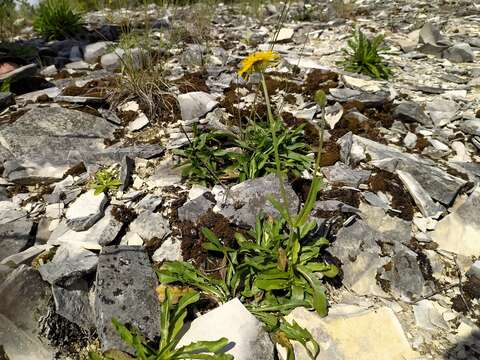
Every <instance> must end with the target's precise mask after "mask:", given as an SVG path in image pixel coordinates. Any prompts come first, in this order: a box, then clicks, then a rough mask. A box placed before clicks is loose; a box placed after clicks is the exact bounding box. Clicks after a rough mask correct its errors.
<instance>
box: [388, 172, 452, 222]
mask: <svg viewBox="0 0 480 360" xmlns="http://www.w3.org/2000/svg"><path fill="white" fill-rule="evenodd" d="M397 175H398V177H399V178H400V180H401V181H402V183H403V185H405V188H406V189H407V190H408V192H409V193H410V195H411V196H412V198H413V200H414V201H415V204H417V206H418V208H419V210H420V212H421V213H422V215H423V216H424V217H427V218H428V217H431V218H435V219H436V218H438V217H439V216H440V215H441V214H442V213H443V212H444V211H445V208H444V207H443V206H442V205H440V204H437V203H435V202H434V201H433V200H432V198H431V197H430V196H429V195H428V193H427V192H426V191H425V189H424V188H423V187H422V185H420V184H419V183H418V181H416V180H415V178H414V177H413V176H412V175H410V174H409V173H407V172H404V171H401V170H397Z"/></svg>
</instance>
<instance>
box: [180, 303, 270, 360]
mask: <svg viewBox="0 0 480 360" xmlns="http://www.w3.org/2000/svg"><path fill="white" fill-rule="evenodd" d="M222 337H225V338H227V339H228V340H229V341H230V344H232V345H233V346H232V347H231V348H230V347H229V350H228V351H227V353H228V354H231V355H233V356H234V358H235V360H253V359H258V360H260V359H262V360H270V359H272V360H273V358H274V348H273V343H272V341H271V340H270V337H269V336H268V334H267V333H266V332H265V330H264V329H263V324H262V323H261V322H260V321H258V320H257V318H256V317H255V316H253V315H252V314H251V313H250V312H249V311H248V310H247V309H246V308H245V307H244V306H243V305H242V303H241V302H240V301H239V300H238V299H233V300H230V301H229V302H227V303H225V304H223V305H221V306H220V307H218V308H216V309H214V310H212V311H210V312H208V313H206V314H205V315H202V316H200V317H199V318H197V319H195V320H193V321H192V323H191V324H190V327H189V329H188V330H187V332H186V333H185V335H184V336H183V337H182V338H181V339H180V342H179V343H178V345H177V348H178V347H181V346H185V345H188V344H190V343H192V342H195V341H212V340H218V339H220V338H222Z"/></svg>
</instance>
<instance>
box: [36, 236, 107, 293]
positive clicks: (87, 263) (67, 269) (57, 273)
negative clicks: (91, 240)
mask: <svg viewBox="0 0 480 360" xmlns="http://www.w3.org/2000/svg"><path fill="white" fill-rule="evenodd" d="M97 263H98V257H97V255H95V254H94V253H92V252H91V251H88V250H85V249H84V248H82V247H80V246H78V245H75V244H63V245H61V246H60V247H59V248H58V249H57V252H56V253H55V256H54V257H53V259H52V261H50V262H48V263H46V264H44V265H42V266H40V268H39V271H40V275H42V279H43V280H45V281H47V282H48V283H50V284H58V285H63V286H69V285H70V284H72V283H74V282H75V281H76V280H77V279H78V278H81V277H82V276H84V275H86V274H89V273H91V272H93V271H95V268H96V267H97Z"/></svg>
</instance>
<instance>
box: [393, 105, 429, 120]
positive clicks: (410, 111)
mask: <svg viewBox="0 0 480 360" xmlns="http://www.w3.org/2000/svg"><path fill="white" fill-rule="evenodd" d="M393 117H394V118H395V119H398V120H400V121H403V122H409V123H410V122H418V123H420V124H423V125H431V124H432V121H431V120H430V118H429V117H428V116H427V114H425V112H424V111H423V109H422V107H421V106H420V105H419V104H417V103H416V102H413V101H407V102H403V103H401V104H399V105H398V106H397V107H395V109H394V110H393Z"/></svg>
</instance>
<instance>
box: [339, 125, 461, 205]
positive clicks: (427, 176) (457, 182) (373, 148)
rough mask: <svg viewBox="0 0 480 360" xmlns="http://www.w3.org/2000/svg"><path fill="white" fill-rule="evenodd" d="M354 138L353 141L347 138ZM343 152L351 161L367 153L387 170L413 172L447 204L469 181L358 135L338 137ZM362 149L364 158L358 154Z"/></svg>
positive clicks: (429, 190) (429, 191)
mask: <svg viewBox="0 0 480 360" xmlns="http://www.w3.org/2000/svg"><path fill="white" fill-rule="evenodd" d="M350 136H351V137H352V140H351V143H350V142H349V141H347V139H348V138H349V137H350ZM339 143H340V144H341V147H342V149H341V151H340V153H341V154H342V153H345V154H347V153H348V155H343V156H344V157H347V158H350V161H352V160H355V161H360V160H362V159H365V157H366V156H367V155H368V157H369V159H370V160H371V161H370V163H371V164H372V165H374V166H376V167H378V168H381V169H383V170H385V171H389V172H395V171H396V170H402V171H405V172H407V173H409V174H410V175H412V176H413V177H414V178H415V180H416V181H417V182H418V183H419V184H420V185H421V186H422V187H423V188H424V189H425V191H426V192H427V193H428V195H429V196H430V197H431V198H432V199H434V200H437V201H439V202H440V203H442V204H444V205H449V204H450V203H451V202H452V201H453V199H454V198H455V197H456V195H457V193H458V191H459V190H460V189H461V188H463V187H464V186H465V184H466V183H467V182H466V181H465V180H463V179H460V178H458V177H455V176H452V175H450V174H449V173H448V172H446V171H444V170H442V169H441V168H439V166H438V164H437V163H435V162H433V161H431V160H427V159H425V158H421V157H419V156H417V155H414V154H408V153H403V152H401V151H399V150H397V149H396V148H394V147H391V146H388V145H383V144H380V143H377V142H375V141H372V140H369V139H366V138H363V137H360V136H357V135H353V136H352V135H349V134H347V135H345V136H344V137H342V138H341V139H339ZM359 149H361V151H362V155H361V156H362V157H359V156H358V155H356V154H357V153H356V152H357V151H358V150H359Z"/></svg>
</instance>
